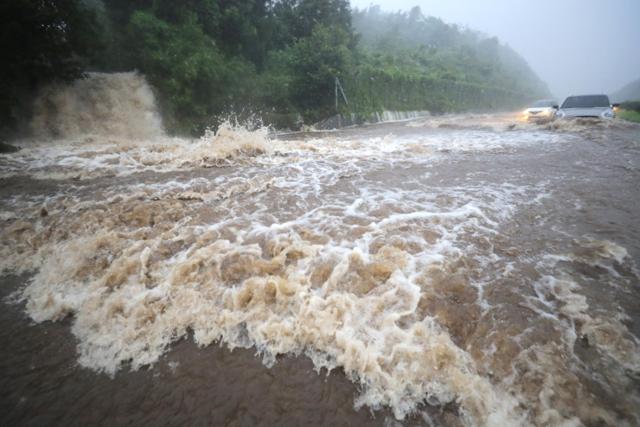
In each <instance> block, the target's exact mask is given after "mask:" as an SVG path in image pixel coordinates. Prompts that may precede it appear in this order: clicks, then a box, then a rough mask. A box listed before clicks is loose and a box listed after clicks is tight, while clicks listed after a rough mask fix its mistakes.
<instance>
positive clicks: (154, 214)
mask: <svg viewBox="0 0 640 427" xmlns="http://www.w3.org/2000/svg"><path fill="white" fill-rule="evenodd" d="M234 132H235V133H233V132H232V131H229V133H228V134H226V136H225V138H226V139H224V141H222V140H221V139H220V138H222V137H220V136H219V137H217V138H218V139H217V140H216V139H215V138H214V140H213V143H211V145H202V146H199V147H196V148H193V146H194V145H196V144H205V143H204V142H202V141H200V142H197V141H196V142H190V141H182V140H181V141H177V142H176V141H173V143H174V144H178V145H179V147H180V148H179V149H176V148H175V145H173V146H171V144H172V142H171V141H164V140H163V141H152V142H150V143H144V144H143V145H140V144H142V143H140V144H139V143H137V142H131V141H125V142H126V143H125V142H120V141H116V142H115V143H114V142H113V141H103V140H94V139H92V140H82V139H78V140H74V141H71V142H69V141H64V142H58V143H57V144H58V145H57V146H56V145H54V144H56V143H53V142H52V143H51V144H52V145H51V146H47V145H43V144H42V143H38V144H35V145H34V146H33V147H30V146H27V150H25V151H23V152H22V154H18V155H17V156H16V155H13V157H11V156H12V155H5V156H3V157H2V159H0V161H2V165H3V177H4V178H2V181H3V182H2V186H1V188H2V189H1V190H0V211H1V212H0V214H1V215H2V221H3V228H2V237H3V243H2V255H3V257H4V261H3V265H2V266H3V268H4V269H5V270H6V271H5V275H4V276H2V295H3V298H4V304H3V310H2V314H1V317H0V322H1V323H2V349H0V352H2V358H1V360H2V362H1V369H2V371H1V375H0V384H1V387H0V388H1V390H2V392H1V393H2V402H0V421H1V422H2V424H3V425H87V424H90V425H93V424H101V425H407V426H408V425H429V424H431V425H580V424H584V425H637V424H638V423H640V411H639V410H638V408H640V352H639V350H640V343H639V341H638V338H637V337H639V336H640V293H639V289H638V286H640V283H639V275H638V269H637V266H638V263H639V262H640V226H639V224H640V223H639V222H638V206H639V204H638V203H639V202H638V201H639V200H640V128H638V127H637V126H634V125H631V124H626V123H623V122H618V121H615V122H611V123H606V124H602V123H598V122H588V121H587V122H570V123H568V124H551V125H528V124H527V125H524V124H520V123H517V122H515V121H513V119H512V118H505V117H503V116H456V117H449V118H426V119H418V120H413V121H410V122H401V123H389V124H381V125H375V126H366V127H360V128H353V129H347V130H343V131H340V132H324V133H307V134H294V135H287V136H283V137H281V138H279V139H268V138H267V137H266V135H265V134H256V133H251V132H248V131H246V132H245V131H240V130H236V131H234ZM216 141H218V143H219V144H223V143H224V144H223V145H224V149H223V150H222V151H219V152H218V151H216V150H218V147H220V146H221V145H216ZM145 144H146V145H145ZM234 144H235V145H234ZM243 144H244V145H243ZM234 147H240V148H238V149H236V148H234ZM217 153H221V154H220V155H218V154H217ZM69 178H71V179H69ZM327 368H331V369H332V370H331V372H330V373H328V370H327Z"/></svg>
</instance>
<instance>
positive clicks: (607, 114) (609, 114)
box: [602, 110, 615, 119]
mask: <svg viewBox="0 0 640 427" xmlns="http://www.w3.org/2000/svg"><path fill="white" fill-rule="evenodd" d="M602 117H604V118H607V119H612V118H614V117H615V114H614V113H613V111H611V110H607V111H605V112H604V113H602Z"/></svg>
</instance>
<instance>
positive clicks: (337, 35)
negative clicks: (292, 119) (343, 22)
mask: <svg viewBox="0 0 640 427" xmlns="http://www.w3.org/2000/svg"><path fill="white" fill-rule="evenodd" d="M349 41H350V40H349V35H348V34H347V33H346V32H345V31H343V30H341V29H338V28H330V27H326V26H323V25H316V27H315V28H314V30H313V32H312V33H311V35H310V36H309V37H306V38H303V39H300V40H299V41H298V42H297V43H296V44H295V45H294V46H293V47H292V49H291V70H292V74H293V81H292V90H291V96H292V100H293V103H294V105H296V106H297V107H298V108H300V109H301V110H303V111H304V112H305V114H306V115H307V116H309V117H311V118H314V119H317V118H319V117H320V116H322V115H326V114H328V113H329V112H330V111H332V108H333V107H332V105H333V103H334V81H335V78H336V77H339V78H340V77H343V76H344V75H346V74H347V73H348V72H349V70H350V67H351V56H352V52H351V51H350V49H349V46H348V44H349ZM318 115H320V116H318Z"/></svg>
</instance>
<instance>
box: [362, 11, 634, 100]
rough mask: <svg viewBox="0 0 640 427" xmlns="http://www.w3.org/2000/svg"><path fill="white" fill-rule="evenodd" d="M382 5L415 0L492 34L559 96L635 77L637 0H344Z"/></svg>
mask: <svg viewBox="0 0 640 427" xmlns="http://www.w3.org/2000/svg"><path fill="white" fill-rule="evenodd" d="M350 1H351V5H352V7H353V8H359V9H363V8H366V7H369V6H370V5H371V4H378V5H380V6H381V8H382V9H383V10H385V11H397V10H400V9H401V10H410V9H411V8H412V7H413V6H416V5H417V6H420V8H421V9H422V12H423V13H424V14H425V15H432V16H436V17H438V18H441V19H443V20H444V21H445V22H448V23H456V24H459V25H461V26H468V27H469V28H473V29H476V30H480V31H482V32H485V33H486V34H489V35H491V36H497V37H498V38H499V39H500V41H501V42H503V43H506V44H508V45H509V46H511V47H512V48H513V49H514V50H515V51H516V52H518V53H519V54H520V55H522V56H523V57H524V58H525V59H526V60H527V62H528V63H529V64H530V65H531V67H532V68H533V70H534V71H535V72H536V73H537V74H538V75H539V76H540V77H541V78H542V80H544V81H545V82H547V83H548V85H549V88H550V89H551V92H552V93H553V94H554V95H555V96H556V97H558V98H563V97H565V96H568V95H571V94H579V93H597V92H602V93H609V94H610V93H612V92H614V91H616V90H618V89H619V88H620V87H621V86H623V85H624V84H625V83H627V82H630V81H632V80H634V79H636V78H638V70H640V52H639V49H638V45H639V42H640V26H639V25H638V18H639V17H640V2H638V1H636V0H611V1H606V2H605V1H596V0H563V1H562V2H557V1H553V0H539V1H536V2H526V1H513V0H492V1H477V0H456V1H448V2H444V1H433V0H393V1H391V0H374V1H371V0H350Z"/></svg>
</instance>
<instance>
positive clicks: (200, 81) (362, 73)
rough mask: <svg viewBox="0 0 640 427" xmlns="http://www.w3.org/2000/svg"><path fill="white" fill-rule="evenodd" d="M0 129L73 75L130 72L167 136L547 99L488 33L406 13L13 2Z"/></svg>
mask: <svg viewBox="0 0 640 427" xmlns="http://www.w3.org/2000/svg"><path fill="white" fill-rule="evenodd" d="M0 13H1V15H2V18H0V19H1V20H2V22H0V24H2V25H1V26H2V30H1V31H2V39H3V44H4V45H5V47H6V49H4V52H3V54H2V55H3V56H4V58H3V63H4V64H7V65H6V66H4V67H3V70H2V71H1V73H2V75H0V77H1V80H2V89H3V91H4V93H5V94H7V96H6V97H5V98H4V100H3V101H2V103H1V104H0V109H1V111H2V122H3V125H4V127H5V129H7V128H9V127H12V126H13V127H15V126H16V125H17V124H18V122H19V117H21V116H22V115H24V114H25V111H27V110H28V100H29V96H31V95H32V94H33V92H34V90H35V89H37V88H38V87H40V86H42V85H45V84H50V83H51V82H54V81H64V80H68V79H71V78H75V77H78V76H80V75H81V73H82V71H87V70H89V71H124V70H132V69H137V70H139V71H140V72H142V73H144V74H145V75H146V76H147V78H148V80H149V81H150V83H151V84H152V85H153V87H154V88H155V89H156V91H157V94H158V98H159V100H160V103H161V107H162V109H163V114H164V116H165V120H166V123H167V126H168V127H169V129H171V130H173V131H177V132H190V133H198V132H200V131H201V130H202V129H203V128H204V127H206V126H209V125H215V123H216V120H219V118H220V117H222V116H224V115H227V114H231V113H234V114H239V115H241V116H242V115H247V114H256V115H258V116H261V117H263V118H264V119H265V121H267V122H271V123H275V124H276V125H278V126H291V125H292V124H294V123H295V122H296V120H297V119H296V118H297V117H298V115H301V116H302V117H304V120H305V122H307V123H309V122H314V121H317V120H320V119H323V118H326V117H328V116H331V115H333V114H335V113H336V106H335V79H336V77H337V78H338V79H339V80H340V82H341V83H342V87H343V88H344V92H345V95H346V100H347V101H348V103H347V102H346V101H345V99H344V97H342V96H341V99H340V103H339V105H338V111H340V112H343V113H358V114H370V113H373V112H376V111H382V110H384V109H393V110H430V111H433V112H445V111H460V110H468V109H485V110H486V109H499V108H508V107H512V106H516V105H518V104H519V103H522V102H524V101H526V100H528V99H531V98H536V97H540V96H544V95H546V94H547V89H546V87H545V85H544V84H543V83H542V82H540V81H539V79H538V78H537V77H536V76H535V74H534V73H533V72H532V71H531V69H530V68H529V67H528V65H527V64H526V62H525V61H524V60H523V59H522V58H520V57H519V56H518V55H517V54H516V53H515V52H513V51H512V50H511V49H509V48H508V47H506V46H504V45H501V44H500V43H499V42H498V40H497V39H495V38H487V37H483V36H481V35H479V34H477V33H474V32H472V31H469V30H463V29H460V28H458V27H456V26H451V25H447V24H445V23H444V22H442V21H441V20H439V19H437V18H431V17H425V16H423V14H422V12H421V11H420V9H418V8H414V9H413V10H411V11H410V12H407V13H394V14H387V13H383V12H381V11H380V10H379V9H378V8H371V9H368V10H364V11H357V10H356V11H352V10H351V8H350V6H349V3H348V1H347V0H185V1H181V2H175V1H171V0H135V1H133V0H84V1H81V0H58V1H55V0H45V1H41V2H32V1H28V0H17V1H15V2H4V3H3V5H2V6H0Z"/></svg>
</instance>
